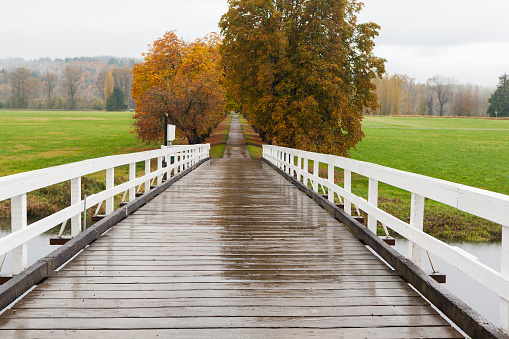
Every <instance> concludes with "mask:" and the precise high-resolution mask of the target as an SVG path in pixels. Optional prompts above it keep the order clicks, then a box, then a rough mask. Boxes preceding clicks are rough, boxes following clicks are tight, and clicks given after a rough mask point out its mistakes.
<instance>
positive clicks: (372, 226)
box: [368, 178, 378, 235]
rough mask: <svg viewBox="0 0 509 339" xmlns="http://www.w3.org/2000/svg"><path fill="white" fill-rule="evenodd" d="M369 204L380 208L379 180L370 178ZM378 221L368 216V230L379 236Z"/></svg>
mask: <svg viewBox="0 0 509 339" xmlns="http://www.w3.org/2000/svg"><path fill="white" fill-rule="evenodd" d="M368 191H369V192H368V202H369V203H370V204H371V205H373V206H375V207H378V180H376V179H371V178H369V189H368ZM376 225H377V220H376V219H375V217H374V216H372V215H368V229H369V230H370V231H371V232H373V233H374V234H375V235H376V234H377V227H376Z"/></svg>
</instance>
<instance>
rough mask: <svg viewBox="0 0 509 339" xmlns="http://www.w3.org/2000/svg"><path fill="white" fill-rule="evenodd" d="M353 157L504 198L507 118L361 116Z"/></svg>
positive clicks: (508, 186) (507, 188)
mask: <svg viewBox="0 0 509 339" xmlns="http://www.w3.org/2000/svg"><path fill="white" fill-rule="evenodd" d="M363 131H364V133H365V135H366V137H365V138H364V139H363V140H362V141H361V142H360V143H359V144H358V145H357V150H351V152H350V155H351V157H352V158H353V159H357V160H363V161H368V162H372V163H376V164H380V165H384V166H388V167H392V168H397V169H401V170H404V171H408V172H413V173H418V174H423V175H427V176H430V177H434V178H439V179H444V180H448V181H452V182H456V183H460V184H464V185H468V186H474V187H478V188H483V189H487V190H490V191H494V192H499V193H503V194H509V120H491V119H463V118H441V119H440V118H413V117H369V116H368V117H365V118H364V121H363Z"/></svg>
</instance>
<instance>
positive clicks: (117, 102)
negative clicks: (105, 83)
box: [106, 86, 127, 111]
mask: <svg viewBox="0 0 509 339" xmlns="http://www.w3.org/2000/svg"><path fill="white" fill-rule="evenodd" d="M126 107H127V106H126V104H125V93H124V91H123V90H122V89H121V88H120V87H117V86H115V87H114V88H113V92H112V93H111V95H110V96H109V97H108V100H106V110H107V111H123V110H124V109H126Z"/></svg>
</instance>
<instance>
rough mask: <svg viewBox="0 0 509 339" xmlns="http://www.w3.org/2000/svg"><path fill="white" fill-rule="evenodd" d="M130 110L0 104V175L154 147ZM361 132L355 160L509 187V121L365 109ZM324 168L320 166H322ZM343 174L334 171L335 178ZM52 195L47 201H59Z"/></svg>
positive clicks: (220, 143)
mask: <svg viewBox="0 0 509 339" xmlns="http://www.w3.org/2000/svg"><path fill="white" fill-rule="evenodd" d="M132 115H133V113H130V112H97V111H95V112H65V111H61V112H60V111H59V112H56V111H51V112H44V111H2V110H0V176H4V175H10V174H14V173H20V172H24V171H29V170H35V169H39V168H44V167H49V166H56V165H60V164H65V163H69V162H74V161H80V160H84V159H89V158H95V157H101V156H107V155H112V154H120V153H129V152H137V151H143V150H148V149H153V148H159V145H146V144H144V143H143V142H140V141H139V140H137V138H136V136H135V135H134V134H132V133H130V131H131V130H132V125H131V124H132ZM230 119H231V116H227V117H226V119H225V120H224V121H223V122H222V123H221V124H220V125H219V126H218V129H217V130H216V132H215V133H214V134H213V135H211V137H210V138H209V140H208V142H211V143H212V144H213V145H212V146H213V147H212V150H211V151H212V152H211V154H212V155H213V156H215V157H221V156H222V153H223V152H224V146H225V141H226V136H227V133H228V124H229V121H230ZM242 128H243V131H244V133H245V137H246V142H247V143H248V148H249V151H250V154H251V155H252V157H253V158H259V157H260V156H261V140H260V139H259V137H258V136H257V134H256V133H255V132H254V131H253V130H252V128H250V126H249V125H248V124H247V121H245V120H244V119H242ZM363 131H364V133H365V135H366V137H365V138H364V139H363V140H362V142H360V143H359V144H358V145H357V147H356V149H355V150H351V152H350V155H351V157H352V158H353V159H357V160H363V161H367V162H372V163H376V164H380V165H384V166H388V167H392V168H397V169H401V170H404V171H409V172H413V173H419V174H423V175H427V176H431V177H434V178H439V179H444V180H448V181H452V182H457V183H460V184H464V185H468V186H473V187H478V188H483V189H487V190H490V191H494V192H499V193H503V194H509V120H491V119H464V118H425V117H379V116H374V117H373V116H367V117H365V119H364V121H363ZM142 167H143V166H139V170H142ZM322 170H323V171H325V173H326V169H325V168H324V169H322ZM125 172H126V173H127V170H126V171H125ZM118 174H119V175H122V171H121V170H120V171H119V172H118ZM341 174H342V173H338V175H337V179H338V180H337V181H338V182H337V183H338V184H341V177H342V175H341ZM89 180H90V181H91V182H90V184H91V186H95V188H94V190H98V189H101V187H102V185H103V182H102V181H103V175H102V174H101V173H98V174H97V176H96V177H92V178H89ZM64 185H65V184H64ZM352 188H353V191H354V193H356V194H358V195H360V196H364V197H367V179H366V178H363V177H361V176H358V175H357V176H354V177H353V187H352ZM52 190H53V191H54V192H53V191H52ZM61 190H62V188H61V187H60V186H59V187H54V188H49V191H48V192H41V193H42V194H41V195H40V196H37V197H35V196H34V198H33V200H32V203H33V206H34V207H33V209H32V213H33V214H35V215H36V214H37V213H40V214H44V213H45V211H46V210H45V208H44V207H43V205H44V204H45V203H46V202H47V201H46V200H47V199H48V198H47V197H49V196H51V197H54V196H57V194H56V193H55V192H59V191H60V192H61ZM379 192H380V202H379V204H380V206H382V208H383V209H384V210H386V211H387V212H389V213H391V214H393V215H396V216H398V217H399V218H401V219H403V220H407V219H408V218H409V210H410V195H409V193H408V192H405V191H402V190H399V189H396V188H393V187H390V186H387V185H384V184H380V188H379ZM85 194H88V193H85ZM41 196H42V197H44V198H41ZM66 199H67V198H65V199H64V200H66ZM57 200H58V201H55V202H49V203H52V204H53V205H54V206H59V205H62V204H65V202H64V201H60V198H58V199H57ZM56 208H57V207H54V208H53V209H56ZM2 209H3V210H4V212H5V213H8V210H7V206H3V208H2V206H0V216H1V215H2ZM5 213H4V214H5ZM425 217H426V220H425V229H426V230H427V231H428V232H429V233H430V234H434V235H435V236H438V237H440V238H441V239H444V240H451V241H453V240H454V241H456V240H468V241H493V240H499V239H500V226H499V225H495V224H493V223H489V222H486V221H485V220H482V219H479V218H476V217H473V216H470V215H467V214H466V213H462V212H458V211H456V210H454V209H453V208H450V207H447V206H443V205H441V204H439V203H436V202H433V201H427V203H426V211H425Z"/></svg>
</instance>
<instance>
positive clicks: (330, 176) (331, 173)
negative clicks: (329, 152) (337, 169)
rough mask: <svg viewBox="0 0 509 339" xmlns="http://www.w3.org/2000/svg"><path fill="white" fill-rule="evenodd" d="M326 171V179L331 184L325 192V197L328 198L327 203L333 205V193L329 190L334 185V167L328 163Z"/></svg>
mask: <svg viewBox="0 0 509 339" xmlns="http://www.w3.org/2000/svg"><path fill="white" fill-rule="evenodd" d="M327 170H328V172H329V173H328V175H327V179H328V180H329V181H330V182H331V184H330V187H329V188H328V190H327V197H328V198H329V201H330V202H331V203H334V191H333V190H332V189H331V187H332V186H333V185H335V183H334V165H332V164H331V163H330V162H329V163H328V164H327Z"/></svg>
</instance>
